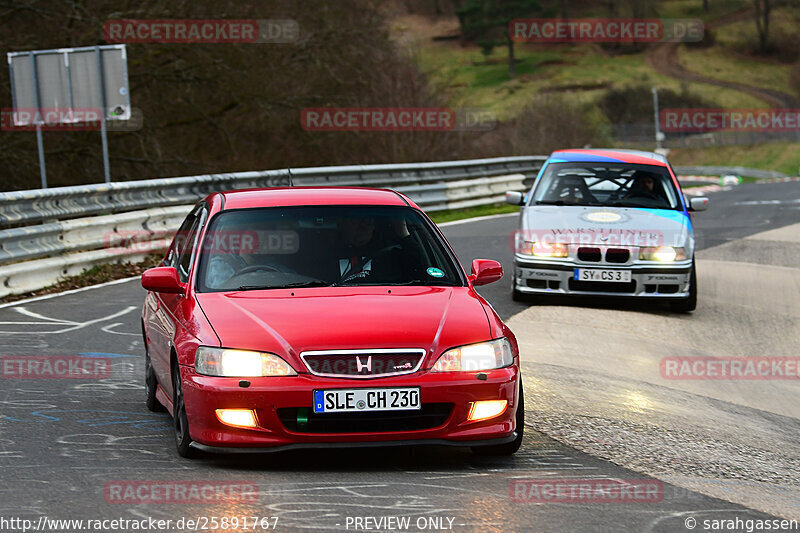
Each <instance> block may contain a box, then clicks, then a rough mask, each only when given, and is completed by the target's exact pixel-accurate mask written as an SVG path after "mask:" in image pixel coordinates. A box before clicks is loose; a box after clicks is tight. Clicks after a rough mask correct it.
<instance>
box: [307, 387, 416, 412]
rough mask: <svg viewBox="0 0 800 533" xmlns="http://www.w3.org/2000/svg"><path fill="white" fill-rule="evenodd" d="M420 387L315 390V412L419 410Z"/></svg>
mask: <svg viewBox="0 0 800 533" xmlns="http://www.w3.org/2000/svg"><path fill="white" fill-rule="evenodd" d="M421 406H422V404H421V403H420V400H419V387H406V388H400V389H333V390H315V391H314V412H315V413H342V412H360V411H403V410H419V409H420V408H421Z"/></svg>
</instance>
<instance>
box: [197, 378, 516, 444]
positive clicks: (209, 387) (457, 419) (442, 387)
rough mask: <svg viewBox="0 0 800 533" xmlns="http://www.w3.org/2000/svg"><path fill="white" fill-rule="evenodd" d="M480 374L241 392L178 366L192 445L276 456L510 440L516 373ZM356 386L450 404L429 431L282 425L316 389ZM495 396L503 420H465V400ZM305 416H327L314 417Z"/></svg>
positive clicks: (309, 381)
mask: <svg viewBox="0 0 800 533" xmlns="http://www.w3.org/2000/svg"><path fill="white" fill-rule="evenodd" d="M483 373H484V374H486V379H485V380H479V379H478V378H477V377H476V373H475V372H441V373H440V372H430V371H427V370H422V371H419V372H416V373H414V374H406V375H403V376H395V377H387V378H377V379H369V380H363V379H359V380H356V379H346V378H322V377H318V376H313V375H309V374H300V375H298V376H292V377H277V378H248V379H247V381H249V382H250V386H249V387H247V388H243V387H241V386H240V385H239V382H240V379H238V378H220V377H212V376H203V375H199V374H197V373H196V372H195V370H194V368H193V367H190V366H182V367H181V376H182V380H183V393H184V399H185V402H186V415H187V418H188V420H189V433H190V435H191V437H192V440H193V441H195V442H196V443H197V446H196V447H197V448H200V449H204V450H208V451H220V450H219V449H220V448H231V449H233V451H265V449H266V451H275V450H278V449H282V450H283V449H296V448H317V447H336V446H341V445H345V446H347V445H348V444H350V443H360V445H369V446H387V445H388V446H394V445H403V444H410V443H412V444H446V445H447V444H449V445H460V446H480V445H489V444H502V443H503V442H508V441H511V440H513V439H514V437H515V429H516V427H515V414H516V409H517V398H518V392H517V391H518V390H519V383H518V380H519V370H518V368H517V367H516V366H514V365H512V366H510V367H508V368H502V369H497V370H489V371H485V372H483ZM361 387H364V388H381V387H419V388H420V400H421V403H422V406H423V409H426V406H437V407H439V406H442V405H445V404H451V406H452V407H451V409H449V410H448V411H447V413H446V414H444V415H443V416H442V417H441V419H440V421H438V422H437V423H436V424H435V425H434V426H433V427H428V428H424V429H411V430H408V429H402V428H401V427H400V426H403V425H410V426H413V424H404V420H403V419H402V417H399V418H396V420H395V419H392V420H390V422H394V421H396V422H397V423H398V428H397V429H392V428H390V427H387V425H386V421H381V423H382V425H381V430H380V431H364V430H363V428H364V425H363V424H362V425H361V426H359V427H361V428H362V430H360V431H357V432H351V431H341V432H332V431H330V430H329V429H328V430H326V431H325V432H311V431H309V430H308V429H300V426H299V425H297V424H292V423H287V420H286V413H287V411H288V412H292V411H293V410H297V409H303V410H304V413H305V416H308V415H309V411H310V410H311V409H312V407H313V391H314V390H328V389H337V388H340V389H354V388H361ZM496 399H505V400H508V407H507V408H506V410H505V411H504V412H503V413H502V414H501V415H499V416H497V417H495V418H492V419H489V420H483V421H474V422H472V421H467V416H468V413H469V407H470V405H469V404H470V402H473V401H479V400H496ZM221 408H240V409H253V410H254V411H255V413H256V417H257V419H258V427H257V428H253V429H245V428H236V427H231V426H227V425H224V424H222V423H221V422H220V421H219V420H218V419H217V417H216V414H215V410H216V409H221ZM395 413H397V412H395ZM410 413H417V412H416V411H413V412H410ZM332 414H333V413H332ZM355 414H357V415H361V414H362V413H355ZM311 416H315V417H324V416H326V415H324V414H320V415H313V413H312V415H311ZM393 416H396V415H393ZM379 425H380V424H379ZM239 449H241V450H239ZM246 449H248V450H246ZM229 451H230V450H229Z"/></svg>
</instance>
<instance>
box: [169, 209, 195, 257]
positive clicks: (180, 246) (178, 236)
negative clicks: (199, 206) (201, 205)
mask: <svg viewBox="0 0 800 533" xmlns="http://www.w3.org/2000/svg"><path fill="white" fill-rule="evenodd" d="M196 222H197V216H196V215H195V212H194V211H192V213H190V214H189V215H188V216H187V217H186V218H185V219H184V220H183V223H181V226H180V227H179V228H178V231H176V232H175V236H174V237H173V238H172V244H170V247H169V251H168V252H167V256H166V258H165V259H164V266H171V267H175V268H178V260H179V258H180V256H181V254H182V253H183V250H184V249H185V248H186V243H187V239H186V236H187V235H188V234H189V233H190V231H191V229H192V227H193V226H194V225H195V223H196Z"/></svg>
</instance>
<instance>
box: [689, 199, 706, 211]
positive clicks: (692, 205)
mask: <svg viewBox="0 0 800 533" xmlns="http://www.w3.org/2000/svg"><path fill="white" fill-rule="evenodd" d="M706 209H708V198H706V197H705V196H698V197H696V198H692V199H691V200H690V201H689V210H690V211H705V210H706Z"/></svg>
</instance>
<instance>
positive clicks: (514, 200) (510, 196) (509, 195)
mask: <svg viewBox="0 0 800 533" xmlns="http://www.w3.org/2000/svg"><path fill="white" fill-rule="evenodd" d="M506 203H507V204H511V205H523V204H524V203H525V195H524V194H522V193H521V192H519V191H506Z"/></svg>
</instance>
